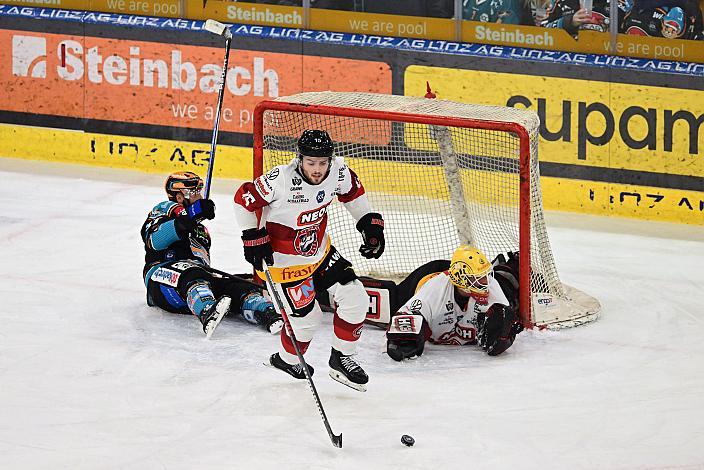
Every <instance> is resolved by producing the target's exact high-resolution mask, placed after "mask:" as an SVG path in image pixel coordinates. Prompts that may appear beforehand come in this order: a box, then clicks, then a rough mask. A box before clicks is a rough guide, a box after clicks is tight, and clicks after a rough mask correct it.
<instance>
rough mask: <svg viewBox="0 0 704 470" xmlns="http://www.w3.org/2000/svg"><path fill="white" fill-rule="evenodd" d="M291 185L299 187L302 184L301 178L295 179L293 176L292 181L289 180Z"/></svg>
mask: <svg viewBox="0 0 704 470" xmlns="http://www.w3.org/2000/svg"><path fill="white" fill-rule="evenodd" d="M291 183H292V184H293V185H294V186H300V185H302V184H303V180H302V179H301V178H299V177H297V176H294V177H293V179H292V180H291Z"/></svg>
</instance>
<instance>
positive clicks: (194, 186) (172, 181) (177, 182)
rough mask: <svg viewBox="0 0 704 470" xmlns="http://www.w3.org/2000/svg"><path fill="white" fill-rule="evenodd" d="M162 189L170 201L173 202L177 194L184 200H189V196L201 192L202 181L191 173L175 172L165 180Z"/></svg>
mask: <svg viewBox="0 0 704 470" xmlns="http://www.w3.org/2000/svg"><path fill="white" fill-rule="evenodd" d="M164 189H165V190H166V195H167V196H168V197H169V200H170V201H175V200H176V195H177V194H179V193H180V194H182V195H183V197H185V198H186V199H190V196H191V194H193V193H199V192H201V191H202V190H203V180H202V179H201V177H200V176H198V175H196V174H195V173H193V172H190V171H176V172H174V173H171V174H170V175H169V176H168V177H167V178H166V181H165V182H164Z"/></svg>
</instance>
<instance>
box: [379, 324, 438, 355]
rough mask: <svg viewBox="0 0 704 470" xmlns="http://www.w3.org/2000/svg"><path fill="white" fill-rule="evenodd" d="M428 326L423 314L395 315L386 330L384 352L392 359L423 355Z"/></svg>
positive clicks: (428, 330) (428, 332)
mask: <svg viewBox="0 0 704 470" xmlns="http://www.w3.org/2000/svg"><path fill="white" fill-rule="evenodd" d="M428 336H430V328H429V327H428V323H427V322H426V321H425V318H423V315H396V316H395V317H392V318H391V322H390V323H389V328H388V330H387V331H386V352H387V354H388V355H389V356H390V357H391V359H393V360H394V361H403V360H404V359H414V358H416V357H418V356H422V355H423V349H424V348H425V340H426V339H427V337H428Z"/></svg>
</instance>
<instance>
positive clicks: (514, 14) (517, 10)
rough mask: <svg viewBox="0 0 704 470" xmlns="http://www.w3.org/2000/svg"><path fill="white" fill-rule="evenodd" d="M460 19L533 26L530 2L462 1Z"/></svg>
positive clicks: (517, 0)
mask: <svg viewBox="0 0 704 470" xmlns="http://www.w3.org/2000/svg"><path fill="white" fill-rule="evenodd" d="M462 18H463V19H465V20H469V21H482V22H485V23H505V24H525V25H533V15H532V12H531V4H530V0H462Z"/></svg>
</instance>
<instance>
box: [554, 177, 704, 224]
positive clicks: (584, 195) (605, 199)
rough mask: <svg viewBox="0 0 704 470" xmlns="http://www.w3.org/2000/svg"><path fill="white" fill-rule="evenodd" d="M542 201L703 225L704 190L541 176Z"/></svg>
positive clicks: (561, 207) (603, 212) (583, 210)
mask: <svg viewBox="0 0 704 470" xmlns="http://www.w3.org/2000/svg"><path fill="white" fill-rule="evenodd" d="M540 185H541V188H542V190H543V205H544V207H545V209H547V210H561V211H568V212H578V213H584V214H594V215H608V216H618V217H631V218H635V219H644V220H657V221H660V222H675V223H680V224H690V225H704V192H700V191H687V190H682V189H669V188H655V187H652V186H638V185H631V184H617V183H603V182H599V181H585V180H572V179H566V178H551V177H541V178H540Z"/></svg>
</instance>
